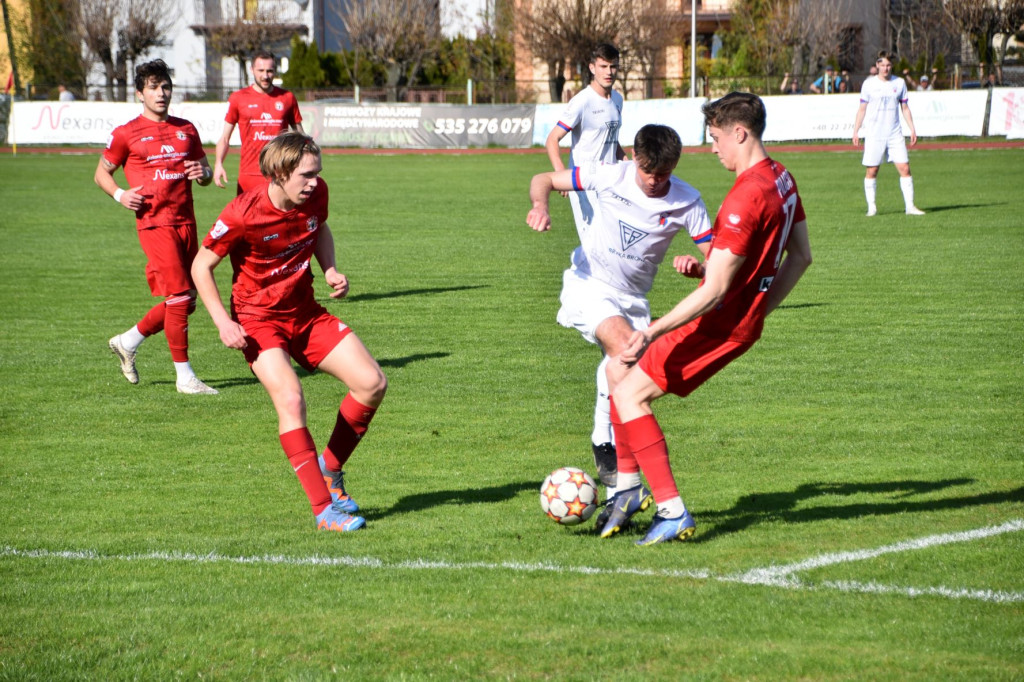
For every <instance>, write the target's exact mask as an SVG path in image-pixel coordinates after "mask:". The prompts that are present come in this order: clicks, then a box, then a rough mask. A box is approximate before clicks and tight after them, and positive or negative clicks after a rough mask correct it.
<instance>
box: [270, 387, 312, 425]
mask: <svg viewBox="0 0 1024 682" xmlns="http://www.w3.org/2000/svg"><path fill="white" fill-rule="evenodd" d="M274 407H276V408H277V412H278V414H279V415H280V416H281V417H282V418H286V419H290V420H299V421H302V422H303V423H305V421H306V398H305V396H303V395H302V389H301V388H299V389H294V388H287V389H283V390H281V391H279V392H278V393H277V395H275V396H274Z"/></svg>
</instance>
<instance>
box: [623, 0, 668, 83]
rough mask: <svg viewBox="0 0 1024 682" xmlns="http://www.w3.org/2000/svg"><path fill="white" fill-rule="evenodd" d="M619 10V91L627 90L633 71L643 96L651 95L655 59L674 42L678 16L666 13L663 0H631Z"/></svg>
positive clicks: (655, 65)
mask: <svg viewBox="0 0 1024 682" xmlns="http://www.w3.org/2000/svg"><path fill="white" fill-rule="evenodd" d="M623 9H624V10H625V11H622V12H620V16H619V21H618V28H619V38H618V41H619V42H618V47H619V49H620V50H621V51H622V59H621V65H620V69H619V71H620V74H621V76H622V83H623V85H622V87H623V90H624V91H625V92H629V88H628V87H626V83H627V81H628V79H629V76H630V74H631V73H633V72H634V71H636V72H638V73H639V74H640V78H641V80H643V82H644V97H648V98H649V97H653V96H654V71H655V68H656V67H657V59H658V57H660V56H661V55H662V54H664V51H665V48H667V47H669V46H670V45H672V44H674V43H676V42H678V40H679V36H680V35H681V34H682V30H681V24H680V17H681V15H680V14H678V13H674V12H669V11H668V10H667V9H666V6H665V2H664V0H634V1H633V2H631V3H629V7H628V8H626V7H623Z"/></svg>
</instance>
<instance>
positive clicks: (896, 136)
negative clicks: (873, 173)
mask: <svg viewBox="0 0 1024 682" xmlns="http://www.w3.org/2000/svg"><path fill="white" fill-rule="evenodd" d="M886 152H888V154H889V161H890V162H891V163H910V156H909V155H908V154H907V141H906V140H905V139H904V138H903V132H902V131H900V132H894V133H893V134H892V135H890V136H889V137H866V138H864V160H863V161H862V162H861V164H862V165H864V166H867V167H868V168H873V167H875V166H881V165H882V162H883V161H884V160H885V155H886Z"/></svg>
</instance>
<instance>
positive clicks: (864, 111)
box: [853, 101, 868, 147]
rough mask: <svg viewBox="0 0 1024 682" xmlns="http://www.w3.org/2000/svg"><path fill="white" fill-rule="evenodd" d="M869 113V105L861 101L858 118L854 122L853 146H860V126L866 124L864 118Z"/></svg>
mask: <svg viewBox="0 0 1024 682" xmlns="http://www.w3.org/2000/svg"><path fill="white" fill-rule="evenodd" d="M867 113H868V103H867V102H864V101H861V103H860V107H859V108H858V109H857V118H856V119H854V121H853V146H854V147H856V146H857V145H859V144H860V126H861V124H862V123H864V116H865V114H867Z"/></svg>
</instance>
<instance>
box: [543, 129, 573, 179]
mask: <svg viewBox="0 0 1024 682" xmlns="http://www.w3.org/2000/svg"><path fill="white" fill-rule="evenodd" d="M568 134H569V131H568V130H566V129H565V128H563V127H562V126H560V125H555V127H554V128H552V129H551V132H550V133H548V138H547V139H546V140H545V141H544V149H546V150H547V152H548V160H549V161H550V162H551V167H552V168H554V169H555V170H556V171H561V170H565V162H564V161H563V160H562V148H561V147H560V146H559V144H560V143H561V141H562V138H563V137H565V136H566V135H568Z"/></svg>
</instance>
